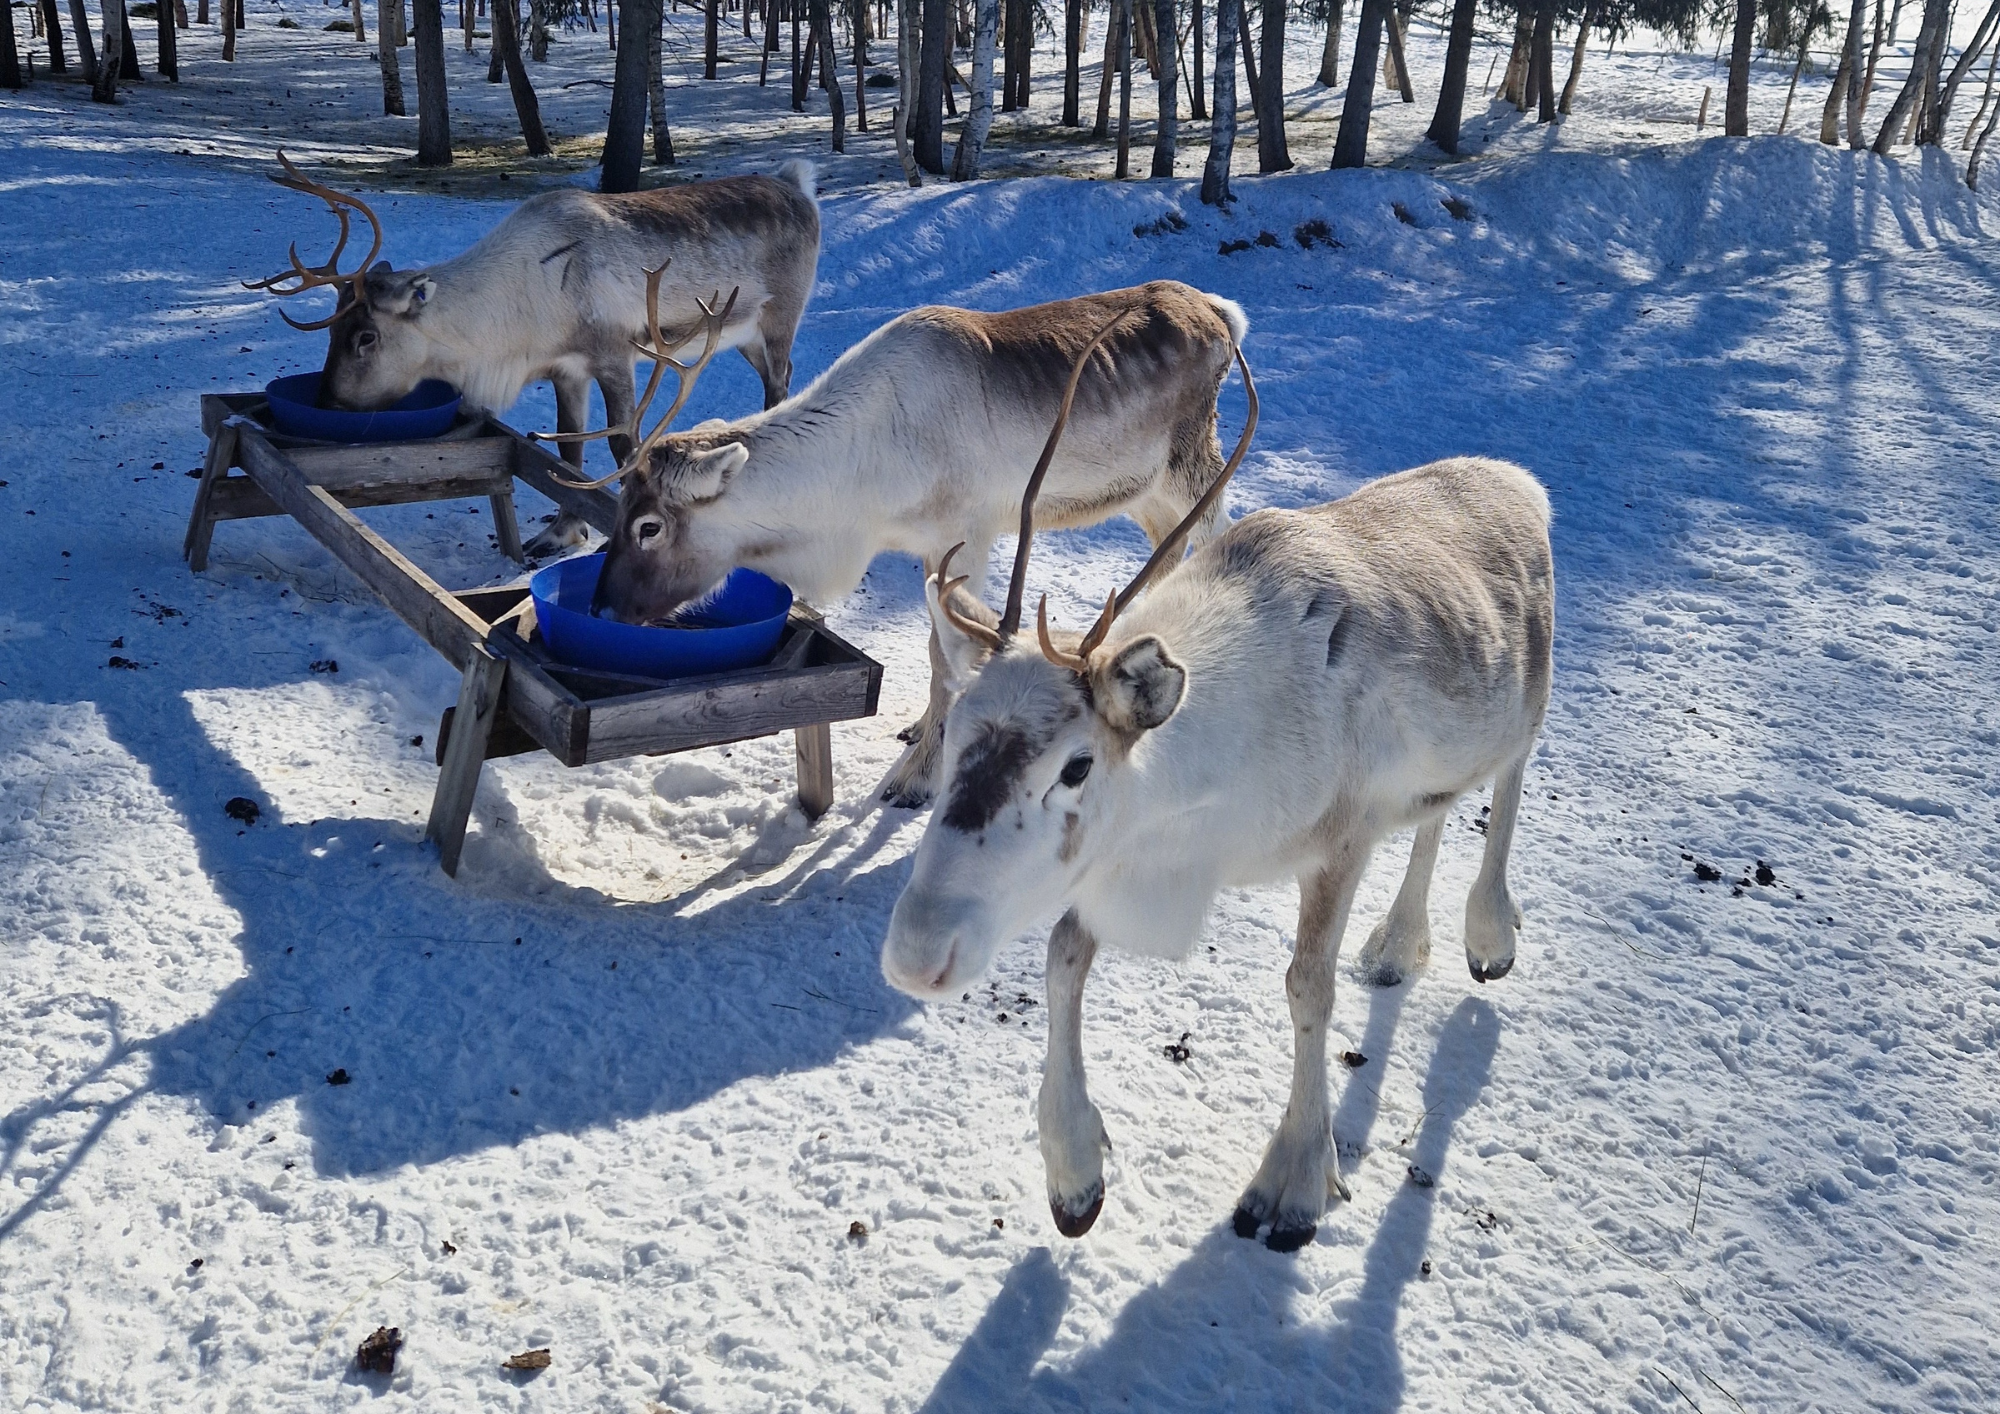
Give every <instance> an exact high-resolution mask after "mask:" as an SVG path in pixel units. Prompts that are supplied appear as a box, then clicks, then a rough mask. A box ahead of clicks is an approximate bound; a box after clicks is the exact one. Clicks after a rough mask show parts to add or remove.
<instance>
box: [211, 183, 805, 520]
mask: <svg viewBox="0 0 2000 1414" xmlns="http://www.w3.org/2000/svg"><path fill="white" fill-rule="evenodd" d="M278 160H279V161H280V162H281V163H283V164H284V169H285V171H284V175H282V176H274V177H272V179H271V180H273V181H275V182H276V183H278V185H280V186H282V187H286V188H288V189H290V190H292V191H298V192H304V193H306V194H307V195H310V196H317V197H319V198H321V199H322V200H324V201H325V202H326V204H327V205H328V206H329V207H330V208H332V210H333V212H334V214H335V215H336V216H337V217H338V218H339V219H340V244H339V245H338V246H336V247H335V249H334V253H333V255H332V257H330V258H329V259H328V260H327V261H326V262H325V263H324V264H322V265H319V266H312V267H309V266H306V265H304V264H302V263H301V262H300V260H299V255H298V248H297V246H296V245H295V246H293V248H292V251H291V267H290V268H289V269H287V270H284V271H281V272H280V273H279V274H277V275H273V276H271V277H270V278H269V279H266V280H260V281H255V282H252V283H251V284H250V288H253V289H268V290H270V291H271V292H272V293H273V294H277V295H284V296H289V295H296V294H302V293H304V292H305V291H307V290H313V289H322V288H324V289H332V290H334V291H335V292H336V293H337V294H338V296H339V304H338V306H337V307H336V309H335V310H334V312H333V313H332V314H331V315H329V316H328V317H326V318H325V319H317V320H312V321H309V322H306V323H301V322H299V321H298V320H295V319H293V318H292V317H291V316H290V315H285V320H286V322H287V323H289V324H290V325H291V326H292V327H293V328H295V329H326V330H327V331H328V338H327V350H326V366H325V369H324V370H323V372H322V373H321V375H320V397H321V401H322V402H323V403H325V404H326V405H327V406H329V407H341V408H353V409H356V410H366V409H371V408H381V407H387V406H389V405H390V404H392V403H394V402H396V401H397V400H398V399H400V398H402V397H404V396H405V395H406V394H408V393H409V392H410V391H411V390H412V389H413V388H415V387H416V386H417V384H418V383H420V382H422V381H423V380H424V379H426V378H442V379H444V380H445V381H446V382H448V383H450V384H452V385H453V386H455V387H456V388H458V389H459V391H460V392H461V393H463V394H464V396H465V400H466V402H467V403H468V404H470V405H471V406H472V407H474V408H478V409H481V410H484V411H487V412H492V413H501V412H505V411H506V410H507V408H509V407H510V406H512V405H513V402H514V400H515V399H516V398H518V397H519V396H520V395H521V390H522V389H523V388H525V387H527V385H528V384H530V383H533V382H537V381H539V380H540V379H543V378H547V379H550V380H552V381H553V382H554V383H555V389H556V426H557V427H558V428H559V429H560V430H561V431H563V432H580V431H582V430H583V428H584V427H585V426H586V425H587V423H586V418H587V417H588V414H589V403H590V384H591V382H592V381H593V380H595V381H596V383H597V386H598V388H599V389H600V390H601V392H602V393H603V395H604V407H605V413H606V417H607V420H608V421H609V422H610V424H611V425H612V426H613V427H623V426H624V425H625V424H626V423H628V422H629V421H630V419H631V417H632V412H633V400H634V389H633V376H632V366H633V361H634V350H633V342H634V341H635V340H636V339H638V338H639V337H640V336H642V335H643V334H644V333H645V331H646V327H647V306H646V282H645V280H644V279H643V277H642V276H641V274H640V272H641V271H642V270H645V269H647V268H655V269H657V268H663V267H664V268H666V269H667V270H668V271H669V275H668V277H667V282H666V285H665V288H664V289H663V290H662V292H661V298H662V299H663V300H664V301H665V302H666V305H667V306H668V307H669V308H670V309H679V310H685V311H688V312H689V313H692V311H693V308H694V303H695V300H696V298H697V297H698V296H700V295H703V294H706V293H707V292H708V291H710V290H716V289H721V290H727V289H730V288H732V287H734V288H736V289H737V290H738V292H739V298H738V299H737V301H736V306H735V313H734V315H733V317H732V319H731V321H730V324H729V327H728V328H726V329H725V330H724V331H723V335H722V347H723V348H734V349H737V350H739V351H740V352H741V353H742V355H743V357H744V358H745V359H746V360H747V361H748V362H749V364H750V366H751V367H752V368H754V369H756V370H757V376H758V377H759V378H761V379H762V380H763V383H764V406H765V407H767V408H768V407H772V406H775V405H776V404H777V403H779V402H781V401H783V400H784V397H785V394H786V392H787V391H788V390H789V388H790V386H791V378H792V336H793V335H794V333H796V332H797V329H798V325H799V318H800V316H801V315H802V314H803V313H804V312H805V307H806V299H807V297H808V296H809V295H810V294H811V293H812V287H813V278H814V272H815V271H816V269H817V268H818V265H819V203H818V201H817V200H816V199H815V198H814V195H813V169H812V164H810V163H808V162H787V163H785V164H784V165H783V166H782V167H780V168H779V169H778V172H777V175H776V176H775V177H763V176H750V177H723V178H720V179H718V180H715V181H707V182H689V183H686V184H685V185H681V186H674V187H663V188H660V189H659V190H656V191H644V192H630V193H626V194H623V195H604V194H600V193H596V192H585V191H578V190H575V189H574V188H564V189H562V190H559V191H551V192H543V193H542V194H540V195H539V196H534V197H530V198H529V199H528V200H526V201H524V202H522V203H521V204H520V205H519V206H518V207H516V208H515V209H514V210H513V211H512V212H511V213H510V214H509V215H508V216H507V218H506V219H505V220H504V221H502V222H501V223H500V224H499V225H498V226H496V227H494V228H493V230H491V231H490V232H488V233H487V234H486V235H485V236H484V237H483V238H481V239H480V240H479V242H478V243H477V244H475V245H473V246H472V248H471V249H469V250H467V251H466V252H465V253H464V254H462V255H458V256H454V257H453V258H452V259H450V260H446V261H441V262H439V263H438V264H436V265H427V266H424V267H422V268H420V269H412V270H392V269H391V268H390V267H389V264H388V262H387V261H383V262H381V263H380V264H376V263H374V261H375V257H376V256H377V255H378V254H380V253H381V250H382V225H381V222H380V221H378V220H377V219H376V216H375V213H374V212H373V211H371V210H370V209H369V208H368V205H367V204H366V203H365V202H363V201H362V200H361V199H360V198H358V197H355V196H351V195H348V194H347V193H344V192H338V191H335V190H333V189H332V188H330V187H326V186H323V185H321V184H320V183H318V182H314V181H310V180H308V179H307V178H306V177H305V176H304V175H303V174H302V173H301V172H300V171H299V170H298V168H297V167H295V166H293V165H292V163H291V161H290V160H289V159H287V158H286V157H285V155H284V154H283V153H282V152H281V153H279V154H278ZM350 211H352V212H356V213H359V214H360V215H361V216H362V217H363V218H364V219H366V220H367V222H368V224H369V226H370V227H371V229H372V230H373V232H374V244H373V246H372V247H371V248H370V250H369V252H368V255H367V257H366V258H365V259H364V260H363V261H362V262H361V264H360V265H359V266H358V267H356V268H355V269H354V270H351V271H347V272H342V271H341V270H340V269H339V260H340V254H341V251H342V250H344V249H345V248H346V245H347V238H348V226H349V216H348V213H349V212H350ZM611 450H612V453H613V455H615V456H617V457H618V458H619V459H620V460H621V461H622V460H623V459H624V458H625V457H626V456H627V455H629V454H630V452H631V447H630V445H629V444H628V443H627V442H626V440H625V438H624V436H623V435H622V433H621V434H619V435H616V436H614V437H613V439H612V443H611ZM564 455H565V457H566V458H567V459H568V460H569V462H570V464H571V466H573V467H574V468H576V469H577V470H578V471H581V470H582V467H583V447H582V445H581V444H580V443H571V444H570V445H568V446H566V447H565V449H564ZM582 538H583V525H582V522H581V521H578V520H576V519H575V518H574V517H571V516H562V517H559V518H558V519H557V520H556V522H555V524H554V525H552V526H550V527H549V528H548V529H547V530H545V531H543V532H542V533H541V534H540V535H538V536H536V537H535V539H534V540H533V541H531V542H530V543H529V545H528V550H529V552H530V553H532V554H546V553H548V552H550V551H552V550H555V549H558V548H560V547H562V546H564V545H569V544H574V543H576V542H578V541H580V540H581V539H582Z"/></svg>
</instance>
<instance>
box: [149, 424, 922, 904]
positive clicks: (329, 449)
mask: <svg viewBox="0 0 2000 1414" xmlns="http://www.w3.org/2000/svg"><path fill="white" fill-rule="evenodd" d="M269 416H270V411H269V404H268V403H267V402H266V400H265V398H264V395H263V394H262V393H261V392H257V393H209V394H204V395H203V397H202V400H201V424H202V431H203V432H204V433H205V434H206V435H207V437H208V461H207V465H206V467H205V468H204V470H203V472H202V478H201V486H200V489H199V490H197V491H196V493H195V501H194V513H193V515H192V516H191V517H190V518H189V521H188V530H187V540H186V543H185V545H184V546H183V547H182V553H183V555H184V556H185V558H186V559H187V561H188V564H189V566H190V567H191V568H192V569H194V570H195V571H196V572H197V573H198V572H200V571H201V570H203V569H206V568H207V566H208V547H209V542H210V540H211V539H212V538H213V536H214V533H215V526H216V523H217V522H218V521H225V520H242V519H245V518H248V517H253V516H275V515H288V516H290V517H292V519H294V520H296V521H297V522H298V523H299V524H300V525H302V526H304V527H305V528H306V529H307V530H308V531H309V532H311V534H312V535H313V538H315V539H316V540H318V541H319V542H320V543H321V544H322V545H324V546H326V548H327V549H328V550H329V551H331V552H332V553H333V555H334V556H335V557H336V558H337V559H339V560H340V562H341V563H342V564H344V565H346V566H347V567H348V568H349V569H350V570H352V571H354V573H355V574H356V575H357V576H359V577H360V579H361V582H362V583H364V584H366V585H367V586H368V587H369V588H370V589H372V590H374V591H375V593H376V594H377V595H379V596H380V597H381V599H382V602H383V603H385V604H387V605H388V606H389V607H390V608H391V609H393V610H395V612H396V614H397V615H398V616H399V617H401V618H402V620H403V622H405V623H407V624H408V625H409V626H410V627H411V628H413V629H415V630H416V631H417V633H418V634H419V635H420V636H421V637H422V638H423V640H424V641H425V642H426V643H428V644H430V645H431V647H433V648H435V649H437V651H438V652H439V653H441V654H443V655H444V657H445V659H446V660H447V661H448V662H450V663H451V665H452V666H453V667H455V668H457V669H458V670H459V672H460V673H461V674H463V681H462V682H461V683H460V686H459V693H458V705H457V706H456V707H450V708H446V709H445V713H444V719H443V721H442V722H441V723H440V724H439V728H438V733H437V760H438V766H439V768H440V769H439V773H438V785H437V794H436V796H435V797H434V799H433V800H432V802H431V816H430V824H429V826H428V828H427V830H426V832H425V833H426V835H427V837H428V838H430V839H433V840H436V841H437V844H438V852H439V855H440V857H441V860H442V862H443V864H444V870H445V872H446V873H447V874H452V875H456V874H457V872H458V861H459V855H460V852H461V850H462V849H463V847H464V843H465V826H466V821H467V819H468V817H469V816H470V815H471V812H472V797H473V792H474V790H475V789H476V788H477V786H478V784H479V769H480V766H481V764H482V763H483V762H485V761H487V760H489V759H490V758H493V757H496V756H513V755H518V754H520V753H522V752H527V751H534V750H537V749H540V750H544V751H547V752H548V753H549V754H551V755H552V756H554V757H555V758H556V759H557V760H559V761H561V762H562V763H563V764H564V765H565V766H581V765H583V764H584V763H585V762H590V761H615V760H619V759H621V758H623V757H627V756H657V755H663V754H666V753H670V752H675V751H690V750H693V749H694V748H696V747H700V746H719V745H722V744H724V743H727V742H733V741H744V740H747V739H749V738H751V737H761V736H770V735H772V734H774V733H776V732H781V731H785V730H788V729H789V730H790V731H791V732H792V733H793V736H794V739H795V741H796V743H797V755H798V780H799V804H800V805H801V807H803V808H804V810H805V812H806V814H807V816H808V817H810V818H812V819H818V818H819V816H820V815H821V814H822V813H824V812H825V810H826V809H827V807H828V806H829V805H831V804H832V803H833V746H832V734H831V732H830V731H829V730H828V724H829V723H832V722H840V721H849V720H852V719H854V718H857V717H870V716H873V715H874V714H875V707H876V702H877V699H878V697H879V695H880V692H881V686H882V665H881V664H879V663H877V662H875V661H874V660H873V659H871V658H869V657H868V656H867V655H866V654H864V653H862V652H861V651H860V650H859V649H857V648H855V647H854V646H853V645H852V644H849V643H848V642H847V641H846V640H844V639H842V638H841V637H840V636H839V635H837V634H835V633H833V632H831V631H830V630H829V629H828V628H827V627H826V625H825V624H824V623H822V622H821V621H820V619H819V617H818V616H817V615H815V614H813V613H812V612H811V611H810V610H807V609H803V608H794V609H793V610H792V615H791V620H790V622H789V623H788V624H787V625H786V628H785V635H784V637H783V638H782V639H781V640H780V642H779V645H778V651H777V654H776V656H775V657H774V658H773V659H772V660H771V661H770V662H769V663H768V664H766V665H764V666H763V667H758V668H745V669H740V670H738V671H735V672H728V673H716V674H712V675H708V676H703V677H690V678H677V679H673V680H671V681H666V680H661V679H657V678H643V677H630V676H626V675H622V674H618V673H604V672H598V671H595V670H592V669H583V668H573V667H570V666H568V665H566V664H563V663H560V662H558V661H556V659H555V658H554V657H553V656H552V655H551V654H550V653H549V651H548V649H547V647H546V646H545V645H544V644H543V642H542V638H541V635H540V634H539V633H538V632H537V631H536V627H535V610H534V601H533V600H532V599H531V598H530V597H529V595H528V588H527V585H525V584H514V585H508V586H506V587H504V588H498V589H471V590H462V591H457V592H454V591H451V590H448V589H445V588H443V587H442V586H441V585H439V584H438V583H437V582H436V581H434V580H433V579H431V577H430V576H429V575H427V574H425V573H424V572H423V571H422V570H421V569H419V568H417V566H416V565H415V564H413V563H412V562H411V561H410V560H409V559H408V558H407V557H405V556H404V555H403V554H402V553H401V552H400V551H398V550H397V549H396V548H395V547H394V546H393V545H391V544H390V543H389V542H388V541H386V540H384V539H383V538H382V537H381V536H380V535H378V534H376V533H375V532H374V531H373V530H370V529H369V528H368V527H367V526H366V525H364V524H363V523H362V522H361V519H360V518H359V517H358V516H356V515H355V514H354V508H355V507H358V506H388V505H398V504H402V503H405V502H411V501H445V500H460V499H463V498H466V497H471V496H485V497H488V498H489V499H490V501H491V503H492V507H493V524H494V530H495V534H496V536H497V538H498V539H499V542H500V548H501V550H502V551H504V552H505V553H506V554H507V555H508V556H510V557H511V558H513V559H515V560H517V561H518V560H521V559H522V553H521V535H520V529H519V526H518V524H517V523H516V520H515V516H514V482H515V481H516V480H517V479H518V480H520V481H522V482H524V483H526V484H527V485H528V486H530V487H532V488H534V489H535V490H536V491H539V492H541V493H542V494H543V495H544V496H547V497H548V498H549V499H550V500H552V501H554V502H555V503H556V504H557V505H559V506H561V507H562V508H563V509H564V510H566V511H570V512H573V513H574V514H576V515H578V516H580V517H582V518H583V519H584V520H585V521H586V522H588V523H589V524H590V525H593V526H595V527H596V528H597V529H598V530H600V531H604V532H606V533H609V531H610V529H611V526H612V524H613V518H614V516H615V515H616V513H617V506H618V503H617V500H616V498H615V497H613V496H611V495H609V494H607V493H605V492H603V491H597V490H593V491H584V490H578V489H576V488H575V487H572V486H569V485H567V484H566V483H565V482H564V481H563V480H562V479H561V478H562V477H564V476H566V475H569V474H570V473H569V470H568V467H567V466H566V464H565V463H564V462H563V461H562V460H561V459H560V458H558V457H556V456H554V455H552V454H551V453H550V452H548V451H547V450H545V449H544V448H542V447H541V446H538V445H537V444H536V443H534V442H531V441H529V440H528V439H527V438H525V437H523V436H521V434H520V433H518V432H516V431H514V429H513V428H511V427H508V426H507V425H506V424H505V423H503V422H501V421H499V420H498V419H497V418H492V417H487V416H483V415H474V414H461V416H460V418H459V421H458V424H457V425H456V426H454V427H453V428H452V429H451V431H449V432H447V433H446V434H445V435H444V436H442V437H439V438H434V439H432V440H430V441H423V442H375V443H355V444H330V443H322V442H309V441H303V440H300V439H297V438H289V437H285V436H282V435H281V434H279V433H278V432H277V431H275V430H274V429H273V428H272V427H271V426H270V425H269ZM239 469H240V471H241V474H240V475H238V474H235V473H236V472H237V471H238V470H239Z"/></svg>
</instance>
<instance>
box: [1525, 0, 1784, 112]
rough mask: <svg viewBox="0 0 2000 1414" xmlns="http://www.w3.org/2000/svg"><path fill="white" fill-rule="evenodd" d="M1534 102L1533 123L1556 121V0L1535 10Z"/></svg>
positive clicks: (1544, 0) (1542, 4)
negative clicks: (1535, 107) (1535, 109)
mask: <svg viewBox="0 0 2000 1414" xmlns="http://www.w3.org/2000/svg"><path fill="white" fill-rule="evenodd" d="M1753 3H1754V0H1753ZM1535 103H1536V106H1537V112H1536V114H1535V121H1536V122H1538V123H1553V122H1554V121H1555V120H1556V0H1541V3H1540V4H1539V5H1538V6H1536V9H1535Z"/></svg>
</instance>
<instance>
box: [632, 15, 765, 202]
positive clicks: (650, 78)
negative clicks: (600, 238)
mask: <svg viewBox="0 0 2000 1414" xmlns="http://www.w3.org/2000/svg"><path fill="white" fill-rule="evenodd" d="M766 3H767V4H768V3H769V0H766ZM653 8H654V10H655V11H656V12H657V23H655V24H654V25H652V26H651V27H650V28H649V29H647V31H646V108H647V111H648V112H649V113H650V114H651V115H652V123H653V165H654V166H655V167H671V166H673V165H674V135H673V132H672V130H671V129H669V128H668V127H667V76H666V72H665V69H664V68H663V64H664V62H665V58H666V41H665V34H664V31H665V30H666V27H667V7H666V6H665V5H661V4H655V5H654V7H653Z"/></svg>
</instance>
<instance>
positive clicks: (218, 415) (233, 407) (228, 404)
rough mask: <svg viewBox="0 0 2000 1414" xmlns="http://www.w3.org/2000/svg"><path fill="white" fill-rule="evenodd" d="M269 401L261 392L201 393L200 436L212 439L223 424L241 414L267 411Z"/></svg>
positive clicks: (246, 414)
mask: <svg viewBox="0 0 2000 1414" xmlns="http://www.w3.org/2000/svg"><path fill="white" fill-rule="evenodd" d="M270 405H271V400H270V399H269V398H267V397H265V396H264V394H263V392H262V391H261V390H259V391H257V392H253V393H203V394H202V395H201V435H202V436H204V437H213V436H215V434H216V432H217V431H218V430H219V429H220V428H221V427H222V424H223V423H224V422H227V421H228V420H229V419H230V418H232V417H235V416H236V415H237V414H239V413H241V414H243V415H245V416H248V415H250V414H251V413H252V412H253V411H256V410H260V409H267V408H269V407H270Z"/></svg>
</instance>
